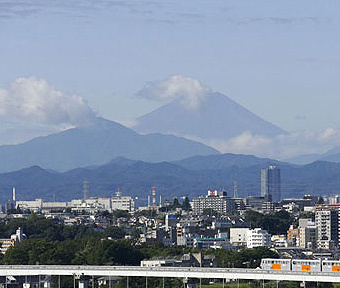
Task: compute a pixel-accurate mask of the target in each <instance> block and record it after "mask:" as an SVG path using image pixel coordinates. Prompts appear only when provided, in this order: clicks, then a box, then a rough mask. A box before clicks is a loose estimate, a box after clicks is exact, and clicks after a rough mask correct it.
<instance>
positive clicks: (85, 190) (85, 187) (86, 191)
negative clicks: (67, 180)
mask: <svg viewBox="0 0 340 288" xmlns="http://www.w3.org/2000/svg"><path fill="white" fill-rule="evenodd" d="M83 194H84V200H86V199H87V197H88V196H89V181H87V179H84V182H83Z"/></svg>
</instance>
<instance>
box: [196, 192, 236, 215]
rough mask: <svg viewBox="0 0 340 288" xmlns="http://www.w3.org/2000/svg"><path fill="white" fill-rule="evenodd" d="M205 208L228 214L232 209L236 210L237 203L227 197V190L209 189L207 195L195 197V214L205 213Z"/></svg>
mask: <svg viewBox="0 0 340 288" xmlns="http://www.w3.org/2000/svg"><path fill="white" fill-rule="evenodd" d="M205 209H212V210H214V211H216V212H218V213H220V214H226V213H228V212H230V211H232V210H235V209H236V204H235V201H234V200H233V199H231V198H230V197H227V193H226V192H224V191H221V192H218V191H216V190H209V191H208V195H207V196H206V197H198V198H194V199H193V205H192V212H193V214H196V215H200V214H203V211H204V210H205Z"/></svg>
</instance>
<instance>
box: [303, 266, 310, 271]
mask: <svg viewBox="0 0 340 288" xmlns="http://www.w3.org/2000/svg"><path fill="white" fill-rule="evenodd" d="M302 271H310V265H302Z"/></svg>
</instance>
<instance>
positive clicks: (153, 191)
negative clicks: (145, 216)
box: [152, 187, 157, 207]
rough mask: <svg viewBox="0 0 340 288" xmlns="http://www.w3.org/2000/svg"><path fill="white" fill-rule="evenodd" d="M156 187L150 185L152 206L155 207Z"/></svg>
mask: <svg viewBox="0 0 340 288" xmlns="http://www.w3.org/2000/svg"><path fill="white" fill-rule="evenodd" d="M156 205H157V203H156V188H155V187H152V206H153V207H156Z"/></svg>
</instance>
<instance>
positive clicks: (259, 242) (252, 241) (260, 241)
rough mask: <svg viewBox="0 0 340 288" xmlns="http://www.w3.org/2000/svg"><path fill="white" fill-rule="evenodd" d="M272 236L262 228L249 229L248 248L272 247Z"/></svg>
mask: <svg viewBox="0 0 340 288" xmlns="http://www.w3.org/2000/svg"><path fill="white" fill-rule="evenodd" d="M270 238H271V235H270V234H269V233H268V232H267V231H266V230H262V229H261V228H255V229H249V230H248V231H247V248H255V247H261V246H265V247H270V246H271V239H270Z"/></svg>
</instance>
